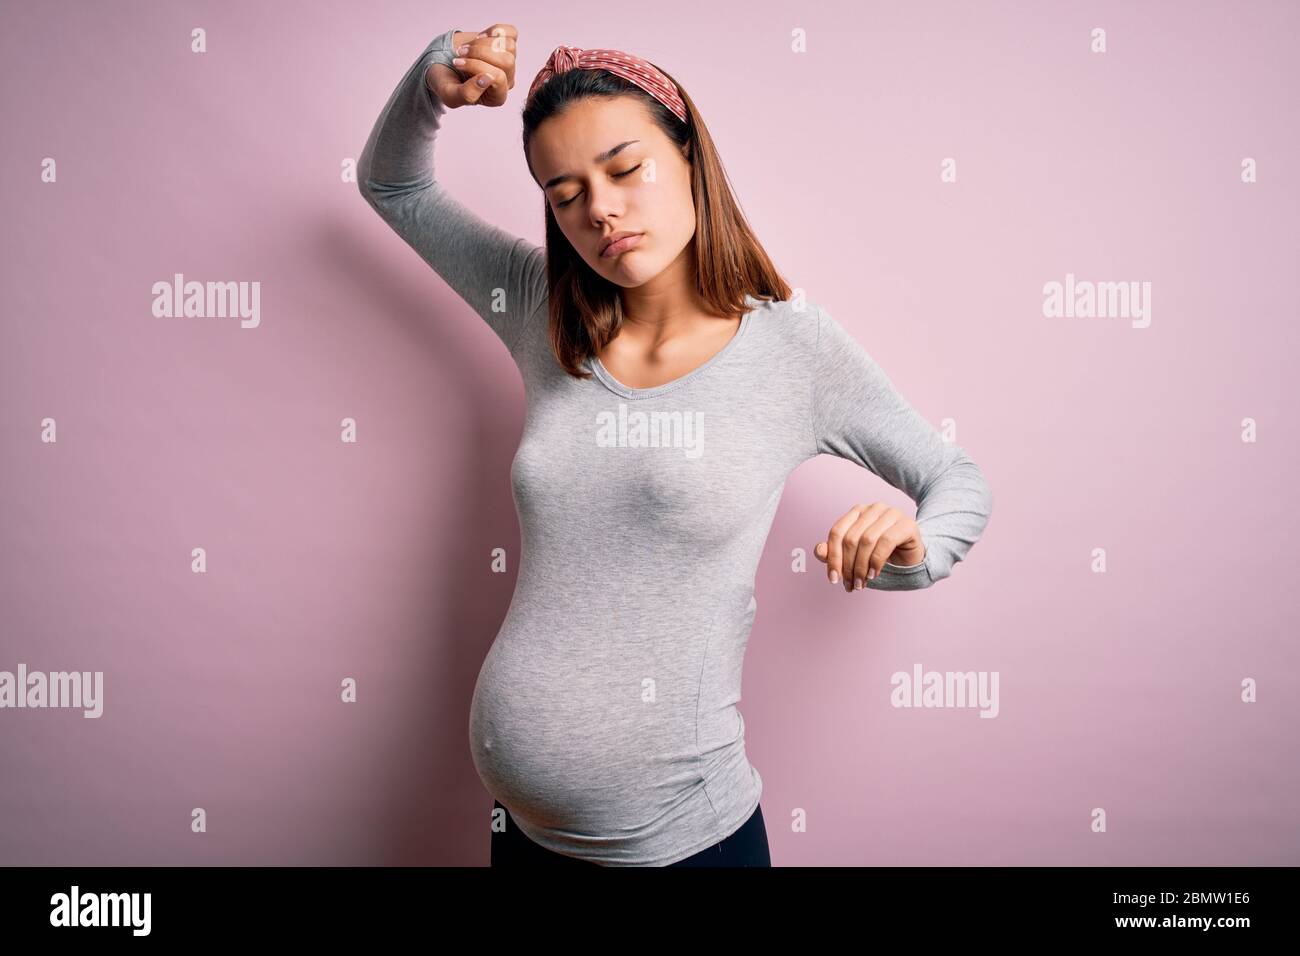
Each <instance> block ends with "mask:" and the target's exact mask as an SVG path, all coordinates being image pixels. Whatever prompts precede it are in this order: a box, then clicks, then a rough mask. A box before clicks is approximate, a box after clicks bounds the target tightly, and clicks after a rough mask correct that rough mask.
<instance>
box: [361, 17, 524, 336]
mask: <svg viewBox="0 0 1300 956" xmlns="http://www.w3.org/2000/svg"><path fill="white" fill-rule="evenodd" d="M455 34H456V31H455V30H454V29H453V30H448V31H447V32H446V33H443V34H442V35H441V36H439V37H437V38H435V39H434V40H433V41H432V42H431V43H430V44H429V45H428V46H427V47H426V48H425V50H424V52H423V53H421V54H420V56H419V58H418V59H417V60H416V61H415V63H414V64H412V66H411V68H410V69H408V70H407V71H406V75H405V76H403V77H402V80H401V82H400V83H398V85H397V89H395V90H394V91H393V94H392V95H391V96H390V97H389V98H388V102H387V104H386V105H385V106H384V109H383V112H381V113H380V114H379V118H378V119H377V120H376V121H375V125H374V128H373V129H372V130H371V132H370V137H369V139H368V140H367V141H366V145H365V148H364V149H363V150H362V152H361V156H360V159H359V160H358V161H357V183H358V186H359V188H360V190H361V195H362V196H364V197H365V199H366V202H368V203H369V204H370V205H371V207H372V208H374V210H375V211H376V212H378V213H379V215H380V216H381V217H382V218H383V220H384V221H385V222H386V223H388V225H389V226H391V227H392V229H393V231H394V232H396V233H397V234H398V235H399V236H401V237H402V239H404V240H405V241H406V243H407V244H408V245H409V246H410V247H411V248H412V249H414V250H415V251H416V252H417V253H419V254H420V256H421V257H422V258H423V259H424V260H425V262H427V263H428V264H429V265H430V266H432V267H433V269H434V270H435V271H436V272H437V273H438V274H439V275H440V276H441V277H442V278H443V280H444V281H446V283H447V285H449V286H450V287H451V288H452V290H453V291H455V293H456V294H457V295H459V296H460V297H461V298H462V299H464V300H465V302H467V303H468V304H469V306H470V307H471V308H472V309H473V310H474V311H475V312H477V313H478V314H479V315H480V316H481V317H482V318H483V319H484V321H486V322H487V324H488V326H490V327H491V329H492V331H493V332H495V333H496V334H497V337H498V338H500V339H501V341H502V342H504V343H505V345H506V347H507V348H508V349H510V350H511V352H512V353H513V351H514V348H515V345H516V344H517V343H518V342H519V340H520V337H521V335H522V332H523V325H524V323H525V322H527V321H529V320H530V318H531V316H532V315H533V313H534V312H535V311H536V310H537V309H539V308H540V307H541V306H542V305H543V304H544V303H545V302H546V299H547V295H548V291H547V281H546V251H545V249H544V248H542V247H541V246H538V245H535V244H534V243H532V242H529V241H528V240H527V239H524V238H521V237H518V236H512V235H510V234H509V233H508V232H505V231H504V230H502V229H500V228H498V227H497V226H494V225H492V224H490V223H488V222H486V221H485V220H483V219H482V218H480V217H479V216H478V215H477V214H475V213H474V212H473V211H472V210H470V209H469V208H467V207H466V206H465V205H463V204H462V203H461V202H459V201H458V200H457V199H456V198H455V197H453V196H452V195H451V194H450V193H449V192H448V191H447V190H446V189H445V188H444V187H443V186H442V184H440V183H439V182H438V181H437V180H436V179H435V177H434V162H433V154H434V142H435V140H436V138H437V134H438V131H439V129H440V128H441V124H442V117H443V116H444V114H445V113H446V111H447V108H446V106H445V105H444V104H443V103H442V101H441V100H439V99H438V96H437V94H436V93H434V92H433V90H431V89H430V88H429V87H428V85H427V84H426V83H425V80H424V74H425V71H426V70H428V68H429V66H430V64H432V63H442V64H444V65H446V66H451V60H452V57H453V56H454V55H455V54H454V53H453V52H452V42H453V40H454V39H455Z"/></svg>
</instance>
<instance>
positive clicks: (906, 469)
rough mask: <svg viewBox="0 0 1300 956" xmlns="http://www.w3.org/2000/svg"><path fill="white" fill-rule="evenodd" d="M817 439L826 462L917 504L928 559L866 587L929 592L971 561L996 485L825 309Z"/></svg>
mask: <svg viewBox="0 0 1300 956" xmlns="http://www.w3.org/2000/svg"><path fill="white" fill-rule="evenodd" d="M817 311H818V315H817V324H818V327H817V349H816V354H817V360H816V362H815V363H814V365H815V371H814V379H813V405H812V419H813V435H814V438H815V440H816V443H817V451H818V453H819V454H828V455H835V456H837V457H840V458H845V459H847V460H849V461H852V462H856V463H857V464H859V465H861V466H862V467H863V468H866V469H868V470H869V471H871V472H872V473H873V474H875V475H877V476H879V477H880V478H883V479H884V480H885V481H887V482H889V484H891V485H893V486H894V487H895V488H898V489H900V490H901V491H903V492H904V493H906V495H907V496H908V497H909V498H911V499H912V501H913V502H915V503H916V519H915V520H916V525H917V528H918V529H919V530H920V532H921V540H922V541H923V543H924V544H925V558H924V560H923V561H922V562H921V563H920V564H917V565H913V566H911V567H905V568H900V567H898V566H897V565H893V564H889V563H888V562H886V564H885V566H884V568H883V569H882V570H881V572H880V573H879V574H878V575H877V576H876V577H875V578H873V579H871V580H868V581H867V582H866V584H865V586H866V587H868V588H874V589H876V590H879V591H908V590H915V589H918V588H925V587H929V586H930V585H931V584H934V583H935V582H936V581H939V580H941V579H942V578H946V577H947V576H948V575H949V574H951V573H952V568H953V565H955V564H956V563H957V562H958V561H960V560H962V559H963V558H964V557H966V554H967V552H968V551H970V549H971V547H972V546H973V545H974V544H975V542H976V540H977V539H978V538H979V536H980V534H981V533H982V532H983V530H984V527H985V525H986V524H987V523H988V519H989V515H990V514H991V513H992V508H993V496H992V492H991V490H990V489H989V485H988V482H987V481H985V480H984V476H983V474H982V473H981V472H980V469H979V467H978V466H977V465H976V464H975V462H974V461H972V460H971V459H970V457H969V456H968V455H967V454H966V452H965V451H964V450H963V449H962V448H961V446H959V445H956V444H949V443H947V442H945V441H944V440H943V438H942V437H940V435H939V433H938V431H937V430H936V429H935V428H934V426H933V425H931V424H930V423H929V422H928V421H926V420H925V418H924V417H922V415H921V414H920V413H919V412H917V411H916V409H914V408H913V407H912V406H911V405H910V404H908V402H907V401H906V399H904V398H903V396H902V395H901V394H899V392H898V390H897V389H896V388H895V387H894V384H893V383H892V382H891V381H890V379H889V377H888V376H887V375H886V374H885V372H884V371H883V370H882V369H881V368H880V366H879V365H877V364H876V362H875V361H874V360H873V359H872V358H871V356H870V355H868V354H867V351H866V349H864V348H863V347H862V345H861V344H860V343H859V342H858V341H857V340H856V339H855V338H853V336H851V335H850V334H849V333H848V331H847V330H845V329H844V327H843V326H841V325H840V324H839V323H838V322H836V321H835V319H834V318H832V317H831V316H830V314H829V313H827V312H825V311H824V310H823V309H821V308H818V309H817Z"/></svg>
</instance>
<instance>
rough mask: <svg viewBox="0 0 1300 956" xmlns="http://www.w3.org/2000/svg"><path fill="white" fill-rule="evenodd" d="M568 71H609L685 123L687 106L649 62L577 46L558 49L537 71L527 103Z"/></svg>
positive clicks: (614, 52)
mask: <svg viewBox="0 0 1300 956" xmlns="http://www.w3.org/2000/svg"><path fill="white" fill-rule="evenodd" d="M569 70H608V71H609V72H611V73H614V74H616V75H618V76H621V77H623V79H625V80H630V81H631V82H633V83H635V84H636V85H637V86H639V87H641V89H643V90H645V91H646V92H647V93H649V94H650V95H651V96H653V97H654V98H655V99H657V100H658V101H659V102H660V103H662V104H663V105H664V106H666V107H668V108H669V109H670V110H672V111H673V113H674V114H675V115H676V116H677V118H678V119H679V120H681V121H682V122H683V123H685V122H686V104H685V103H683V102H682V97H681V94H680V93H678V92H677V85H676V84H675V83H673V81H672V80H670V79H668V77H666V76H664V74H663V73H662V72H661V71H660V70H658V69H656V68H655V67H654V65H653V64H652V63H650V61H649V60H643V59H641V57H639V56H634V55H633V54H631V53H624V52H623V51H622V50H584V49H582V47H577V46H557V47H556V48H555V49H554V50H553V51H552V53H551V56H550V59H548V60H547V61H546V65H545V66H543V67H542V68H541V70H539V71H538V73H537V76H536V78H535V79H534V80H533V85H532V86H530V87H529V88H528V99H532V98H533V93H535V92H536V91H537V88H538V87H539V86H541V85H542V84H543V83H545V82H546V81H547V80H549V79H550V78H551V77H552V76H555V75H556V74H557V73H567V72H568V71H569Z"/></svg>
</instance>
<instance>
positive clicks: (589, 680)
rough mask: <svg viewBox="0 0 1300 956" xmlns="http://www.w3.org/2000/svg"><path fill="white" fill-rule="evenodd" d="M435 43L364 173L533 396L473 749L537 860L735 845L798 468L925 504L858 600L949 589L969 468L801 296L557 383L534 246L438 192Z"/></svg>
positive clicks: (638, 857)
mask: <svg viewBox="0 0 1300 956" xmlns="http://www.w3.org/2000/svg"><path fill="white" fill-rule="evenodd" d="M452 34H453V31H450V30H449V31H447V32H446V33H444V34H442V35H441V36H439V37H437V38H436V39H435V40H433V42H432V43H430V44H429V46H428V47H426V49H425V50H424V52H423V53H422V54H421V55H420V57H419V58H418V59H417V60H416V62H415V63H414V64H412V66H411V68H410V69H409V70H407V72H406V75H405V76H403V77H402V80H401V82H400V83H399V84H398V85H397V88H396V90H394V92H393V94H392V96H391V97H390V98H389V100H388V103H387V104H386V105H385V106H384V109H383V112H382V113H381V114H380V116H379V119H378V120H377V121H376V123H375V125H374V129H373V130H372V132H371V134H370V137H369V139H368V141H367V142H366V146H365V149H364V151H363V153H362V156H361V158H360V162H359V166H358V180H359V182H360V189H361V192H362V195H364V196H365V198H366V200H367V202H369V203H370V205H371V206H372V207H373V208H374V209H375V210H376V211H377V212H378V213H379V215H380V216H382V217H383V219H384V221H385V222H387V223H388V224H389V226H391V227H392V229H393V230H394V231H395V232H396V233H397V234H398V235H399V236H401V238H402V239H403V240H405V242H406V243H407V244H409V245H410V246H411V247H412V248H413V249H414V250H415V251H416V252H418V253H419V254H420V256H421V257H423V258H424V260H425V261H426V262H427V263H428V264H429V265H430V266H432V267H433V269H434V270H436V271H437V273H438V274H439V275H440V276H441V277H442V278H443V279H444V280H445V281H446V282H447V284H448V285H449V286H451V288H452V289H453V290H454V291H455V292H456V293H457V294H458V295H459V296H460V297H461V298H462V299H464V300H465V301H466V302H467V303H468V304H469V305H470V307H471V308H472V309H473V310H474V312H476V313H477V314H478V315H479V316H480V317H481V318H482V319H483V320H484V322H486V324H487V325H488V327H489V328H491V330H492V331H493V332H494V333H495V334H496V335H497V336H498V337H499V338H500V340H501V341H502V342H503V343H504V344H505V346H506V347H507V349H508V350H509V352H510V354H511V356H512V357H513V358H514V361H515V364H516V365H517V366H518V368H519V371H520V374H521V375H522V377H523V382H524V392H525V399H526V405H527V411H526V419H525V425H524V432H523V436H522V438H521V440H520V444H519V448H518V451H517V453H516V455H515V458H514V462H513V465H512V467H511V479H512V486H513V493H514V500H515V507H516V509H517V512H518V516H519V524H520V531H521V544H522V554H521V556H520V563H519V578H518V581H517V583H516V587H515V592H514V596H513V598H512V600H511V602H510V607H509V610H508V612H507V614H506V617H505V620H504V622H503V624H502V626H501V630H500V631H499V633H498V634H497V636H496V639H495V641H494V642H493V644H492V646H491V648H490V649H489V651H488V653H487V656H486V658H485V659H484V661H483V665H482V669H481V671H480V673H479V675H478V681H477V683H476V685H475V688H474V694H473V698H472V703H471V709H470V717H469V742H470V748H471V754H472V756H473V760H474V765H475V767H476V769H477V770H478V773H479V776H480V778H481V779H482V781H483V784H484V786H485V787H486V788H487V790H488V791H489V792H490V793H491V794H492V796H494V797H495V798H496V799H497V800H499V801H500V802H501V803H502V804H504V805H505V806H506V807H507V808H508V809H509V810H510V812H511V816H512V817H513V818H514V820H515V821H516V823H517V825H518V826H519V827H520V828H521V829H522V831H523V832H524V834H525V835H527V836H528V837H529V838H531V839H532V840H534V841H535V842H537V843H539V844H541V845H542V846H544V847H547V848H548V849H551V850H553V851H555V852H558V853H563V854H567V855H570V856H576V857H580V858H584V859H587V860H592V861H595V862H598V863H601V864H604V865H610V866H662V865H667V864H669V863H673V862H675V861H677V860H680V859H684V858H686V857H688V856H690V855H692V854H694V853H696V852H698V851H700V850H702V849H705V848H706V847H709V846H711V845H712V844H714V843H716V842H718V841H719V840H721V839H723V838H725V837H727V836H729V835H731V834H732V833H733V832H735V831H736V830H737V829H738V828H739V827H740V825H741V824H742V823H743V822H744V821H745V820H746V819H747V818H748V817H749V815H750V814H751V813H752V812H753V811H754V809H755V807H756V806H757V805H758V802H759V796H760V794H761V792H762V778H761V777H760V776H759V774H758V771H757V770H756V769H755V768H754V767H753V766H752V765H751V764H750V763H749V761H748V760H747V759H746V756H745V743H744V731H745V722H744V719H743V718H742V717H741V714H740V710H739V709H738V707H737V705H738V703H739V702H740V691H741V670H742V667H743V663H744V654H745V647H746V644H747V642H748V639H749V633H750V627H751V625H752V623H753V620H754V614H755V611H756V609H757V602H756V601H755V598H754V578H755V572H756V570H757V567H758V562H759V557H760V555H761V553H762V550H763V546H764V543H765V541H766V539H767V534H768V531H769V529H770V527H771V524H772V519H773V517H774V515H775V513H776V508H777V504H778V502H779V500H780V497H781V493H782V490H783V488H784V485H785V480H786V477H787V476H788V475H789V474H790V472H791V471H793V470H794V469H795V468H797V467H798V466H799V465H800V464H801V463H802V462H805V461H807V460H808V459H810V458H813V457H815V456H817V455H819V454H830V455H837V456H839V457H841V458H846V459H848V460H850V461H853V462H856V463H857V464H859V465H861V466H862V467H863V468H866V469H868V470H870V471H871V472H872V473H874V474H876V475H878V476H879V477H881V478H882V479H884V480H885V481H887V482H888V483H889V484H891V485H893V486H895V487H896V488H899V489H901V490H903V491H904V492H906V494H907V495H908V496H909V497H910V498H911V499H912V500H913V501H914V502H916V504H917V512H916V522H917V526H918V527H919V529H920V531H921V537H922V540H923V542H924V544H925V557H924V560H923V561H922V562H921V563H920V564H917V565H914V566H911V567H897V566H894V565H888V564H887V565H886V566H885V568H884V570H883V572H882V573H881V574H880V575H879V576H878V577H876V578H875V579H874V580H872V581H870V582H868V584H867V587H868V588H871V589H875V590H911V589H919V588H925V587H929V586H930V585H931V584H933V583H935V582H936V581H939V580H940V579H942V578H945V577H947V576H948V575H949V573H950V572H951V571H952V568H953V565H954V564H956V563H957V562H958V561H960V560H962V558H963V557H965V555H966V553H967V552H968V551H969V550H970V548H971V546H972V545H973V544H974V543H975V541H976V539H977V538H978V537H979V536H980V534H981V532H982V531H983V529H984V527H985V524H986V523H987V521H988V517H989V514H990V510H991V507H992V496H991V493H990V490H989V487H988V485H987V483H986V482H985V480H984V478H983V476H982V474H981V472H980V470H979V468H978V467H977V466H976V465H975V463H974V462H973V461H972V460H971V459H970V458H969V457H968V456H967V455H966V453H965V452H964V451H963V450H962V449H961V448H960V447H959V446H957V445H955V444H951V443H947V442H945V441H943V439H942V438H941V437H940V436H939V434H938V432H937V431H936V430H935V429H934V428H933V427H932V426H931V425H930V424H929V423H928V422H927V421H926V420H925V419H924V418H923V417H922V416H921V415H920V414H919V413H918V412H916V411H915V410H914V409H913V408H912V407H911V406H910V405H909V404H908V403H907V402H906V401H905V400H904V399H903V397H902V396H901V395H900V394H899V393H898V391H897V390H896V389H895V388H894V386H893V384H892V383H891V381H890V380H889V378H888V377H887V376H886V375H885V373H884V372H883V371H882V370H881V369H880V368H879V366H877V364H876V363H875V362H874V361H873V360H872V359H871V357H870V356H869V355H868V354H867V353H866V351H865V350H864V349H863V348H862V346H861V345H860V344H858V342H857V341H856V340H855V339H854V338H853V337H852V336H851V335H849V334H848V332H847V331H846V330H845V329H844V328H842V327H841V326H840V324H839V323H838V322H837V321H836V320H835V319H833V318H832V317H831V316H830V315H829V314H828V313H827V311H826V310H825V309H823V308H821V307H819V306H817V305H816V304H814V303H812V302H808V301H806V300H805V301H804V302H803V303H802V305H800V306H796V304H795V303H793V302H787V301H765V300H759V299H755V298H752V297H751V298H750V299H749V301H748V303H747V306H748V308H749V311H748V312H747V313H746V314H745V315H744V317H743V319H742V320H741V323H740V327H739V330H738V331H737V332H736V334H735V336H734V337H733V338H732V339H731V340H729V341H728V343H727V344H726V345H725V346H724V347H723V348H722V350H721V351H719V352H718V353H717V354H716V355H714V356H713V357H712V358H710V359H709V360H708V361H706V362H705V363H704V364H703V365H701V366H699V367H698V368H696V369H694V370H693V371H691V372H689V373H687V374H685V375H683V376H681V377H679V378H677V379H675V380H673V381H671V382H668V383H666V384H663V385H658V386H656V387H653V388H629V387H628V386H626V385H624V384H622V383H621V382H619V381H617V380H616V379H615V378H614V377H613V376H612V375H610V374H609V372H608V371H607V370H606V369H605V368H604V366H603V365H602V364H601V363H600V361H599V360H598V359H590V360H588V361H587V364H586V367H587V368H588V369H589V370H591V371H592V372H593V373H594V377H593V378H590V379H587V380H585V381H579V380H577V379H574V378H573V377H571V376H569V375H567V374H566V373H565V372H564V371H563V370H562V369H561V368H560V366H559V364H558V362H557V361H556V359H555V357H554V356H553V354H552V353H551V350H550V345H549V341H548V338H547V323H548V321H549V320H548V314H547V296H548V292H547V284H546V267H545V261H546V260H545V250H544V249H543V248H541V247H539V246H536V245H534V244H532V243H531V242H529V241H527V240H526V239H523V238H518V237H515V236H512V235H510V234H508V233H506V232H504V231H502V230H501V229H499V228H496V227H495V226H492V225H490V224H489V223H487V222H485V221H484V220H482V219H481V218H479V217H478V216H477V215H476V214H475V213H473V212H472V211H471V210H469V209H468V208H467V207H466V206H464V205H462V204H461V203H460V202H459V201H457V199H456V198H454V197H453V196H452V195H450V194H449V193H448V192H447V191H446V189H444V188H443V187H442V186H441V185H440V184H439V183H438V181H437V180H436V179H435V176H434V161H433V152H434V140H435V137H436V135H437V133H438V131H439V129H440V128H441V125H442V122H443V119H444V114H445V112H446V108H445V107H444V105H443V104H442V103H441V102H440V101H439V100H438V98H437V96H436V95H435V94H434V93H433V92H432V91H431V90H429V89H428V87H427V86H426V85H425V83H424V72H425V70H426V69H427V68H428V66H429V64H430V63H431V62H434V61H436V62H440V63H445V64H448V65H450V62H451V58H452V56H453V53H452V51H451V42H452ZM850 497H853V496H850ZM857 497H861V496H857ZM846 508H847V504H846V506H845V508H843V509H839V511H836V510H835V509H832V511H833V512H834V513H833V514H830V515H828V517H829V518H832V519H833V518H836V517H838V516H839V513H840V511H843V510H846ZM828 524H829V522H828ZM810 530H812V531H814V532H815V535H814V537H815V536H816V535H820V534H823V533H824V532H825V529H823V528H817V529H810Z"/></svg>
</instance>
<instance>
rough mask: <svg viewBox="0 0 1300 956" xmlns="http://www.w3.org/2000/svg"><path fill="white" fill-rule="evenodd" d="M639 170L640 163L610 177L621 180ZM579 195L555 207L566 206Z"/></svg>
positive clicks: (558, 203)
mask: <svg viewBox="0 0 1300 956" xmlns="http://www.w3.org/2000/svg"><path fill="white" fill-rule="evenodd" d="M640 168H641V164H640V163H637V164H636V165H635V166H633V167H632V168H631V169H625V170H624V171H623V172H621V173H613V174H611V175H613V177H614V178H615V179H622V178H623V177H624V176H631V175H632V174H633V173H634V172H636V171H637V170H638V169H640ZM581 195H582V193H574V194H573V195H572V196H570V197H569V198H568V199H566V200H564V202H557V203H556V204H555V205H556V207H557V208H563V207H565V206H567V205H568V204H569V203H571V202H573V201H574V200H575V199H577V198H578V197H579V196H581Z"/></svg>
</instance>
